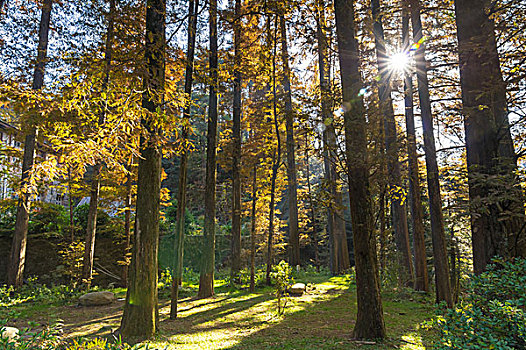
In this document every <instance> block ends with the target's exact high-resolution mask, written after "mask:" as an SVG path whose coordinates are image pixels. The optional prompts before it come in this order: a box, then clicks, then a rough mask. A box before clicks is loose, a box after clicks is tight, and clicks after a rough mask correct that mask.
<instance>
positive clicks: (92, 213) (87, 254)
mask: <svg viewBox="0 0 526 350" xmlns="http://www.w3.org/2000/svg"><path fill="white" fill-rule="evenodd" d="M115 14H116V4H115V0H110V12H109V14H108V30H107V31H106V47H105V50H104V80H103V82H102V89H101V91H103V92H105V91H106V89H107V88H108V83H109V81H110V72H111V57H112V54H113V37H114V23H115ZM106 107H107V103H104V104H103V106H102V108H103V111H102V112H101V115H100V117H99V126H102V125H103V124H104V122H105V119H106ZM101 170H102V163H101V162H100V160H97V163H96V164H95V166H94V168H93V177H92V179H91V192H90V201H89V209H88V222H87V229H86V242H85V244H84V261H83V268H82V279H83V282H84V283H85V284H86V288H88V289H89V287H90V285H91V280H92V278H93V257H94V254H95V235H96V232H97V208H98V205H99V191H100V176H101Z"/></svg>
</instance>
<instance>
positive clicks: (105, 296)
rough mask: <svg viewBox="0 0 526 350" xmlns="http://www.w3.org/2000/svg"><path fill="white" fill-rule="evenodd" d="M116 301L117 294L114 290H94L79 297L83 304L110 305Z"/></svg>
mask: <svg viewBox="0 0 526 350" xmlns="http://www.w3.org/2000/svg"><path fill="white" fill-rule="evenodd" d="M114 301H115V294H113V293H112V292H92V293H87V294H84V295H83V296H81V297H80V298H79V303H80V305H82V306H100V305H108V304H111V303H113V302H114Z"/></svg>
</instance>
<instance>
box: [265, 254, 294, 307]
mask: <svg viewBox="0 0 526 350" xmlns="http://www.w3.org/2000/svg"><path fill="white" fill-rule="evenodd" d="M270 276H271V277H272V281H273V282H274V290H275V292H276V298H277V308H278V315H283V313H284V312H285V306H286V305H287V288H288V287H289V285H290V284H291V283H294V279H293V278H292V267H290V265H289V264H288V263H286V262H285V261H283V260H281V261H280V262H279V264H277V265H274V266H273V267H272V273H271V274H270Z"/></svg>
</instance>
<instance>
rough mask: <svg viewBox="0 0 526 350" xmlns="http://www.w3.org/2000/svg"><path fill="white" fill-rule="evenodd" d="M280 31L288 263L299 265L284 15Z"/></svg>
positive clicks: (280, 19) (292, 116) (292, 126)
mask: <svg viewBox="0 0 526 350" xmlns="http://www.w3.org/2000/svg"><path fill="white" fill-rule="evenodd" d="M279 23H280V29H281V61H282V62H281V63H282V64H283V90H284V91H283V92H284V94H285V126H286V130H287V141H286V144H287V181H288V189H287V193H288V200H289V263H290V264H291V265H292V266H296V265H300V264H301V259H300V237H299V231H298V180H297V176H296V154H295V147H296V145H295V142H294V111H293V109H292V91H291V88H290V66H289V51H288V43H287V24H286V21H285V15H284V14H283V13H281V14H280V15H279Z"/></svg>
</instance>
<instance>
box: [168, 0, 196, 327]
mask: <svg viewBox="0 0 526 350" xmlns="http://www.w3.org/2000/svg"><path fill="white" fill-rule="evenodd" d="M198 10H199V0H190V1H189V2H188V39H187V43H188V47H187V51H186V70H185V78H184V92H185V95H186V97H187V100H186V102H185V107H184V110H183V117H184V118H185V119H186V120H189V119H190V108H191V106H192V84H193V81H194V79H193V74H194V57H195V39H196V30H197V13H198ZM181 136H182V142H183V143H184V146H183V149H182V152H181V162H180V166H179V186H178V191H177V212H176V225H175V242H174V243H175V246H174V257H175V259H174V262H173V268H172V276H173V277H172V288H171V300H170V319H172V320H174V319H176V318H177V302H178V300H179V285H181V283H182V278H183V252H184V228H185V227H184V223H185V212H186V181H187V174H188V152H189V149H188V127H187V126H183V132H182V135H181Z"/></svg>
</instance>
